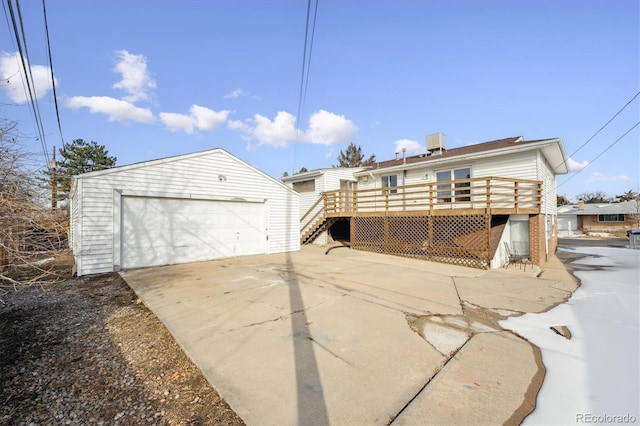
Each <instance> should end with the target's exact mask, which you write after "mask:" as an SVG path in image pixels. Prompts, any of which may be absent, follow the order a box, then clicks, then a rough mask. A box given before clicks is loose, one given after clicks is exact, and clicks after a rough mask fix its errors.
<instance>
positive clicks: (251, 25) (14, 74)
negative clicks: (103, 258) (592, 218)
mask: <svg viewBox="0 0 640 426" xmlns="http://www.w3.org/2000/svg"><path fill="white" fill-rule="evenodd" d="M11 3H13V5H14V12H15V14H16V16H17V13H18V12H17V11H16V5H15V0H11ZM310 4H311V8H310V17H311V19H310V22H309V24H308V25H307V10H308V6H309V3H308V2H307V1H303V0H153V1H152V0H128V1H122V0H92V1H80V0H55V1H53V0H48V1H46V3H45V5H46V15H47V24H48V29H49V44H50V46H51V58H52V61H51V63H52V65H53V75H54V78H55V92H56V96H55V98H54V94H53V90H52V89H53V85H52V79H51V74H52V73H51V67H50V63H49V59H48V51H47V38H46V32H45V25H44V14H43V7H42V6H43V3H42V1H36V0H32V1H23V2H21V3H20V7H21V9H20V15H21V16H22V22H23V25H24V34H25V38H26V41H27V49H26V53H25V50H24V49H23V54H24V55H22V56H23V57H24V59H25V61H27V62H28V67H29V69H30V70H31V75H32V77H33V85H32V87H33V88H34V92H35V97H36V98H37V103H38V110H39V111H40V114H39V116H40V120H39V121H40V123H41V126H42V129H43V132H42V133H43V134H44V136H45V137H44V138H41V137H38V131H37V129H38V127H37V125H36V120H35V118H34V115H35V114H34V113H33V111H32V109H31V106H30V105H31V104H30V103H29V102H28V101H27V97H26V95H25V89H24V83H23V81H24V79H23V78H21V77H22V74H23V73H21V72H20V68H19V64H20V63H21V55H20V54H19V53H18V48H17V44H16V41H15V35H14V33H13V27H12V26H11V24H10V22H11V21H10V18H9V16H10V13H9V9H8V6H7V2H6V1H5V2H3V14H4V15H5V16H6V17H7V18H6V19H3V20H2V21H3V22H2V24H0V77H1V78H0V118H3V119H6V120H11V121H15V122H17V123H18V127H19V129H20V131H21V134H22V135H23V137H22V138H21V141H20V142H21V143H22V144H23V145H24V146H25V147H26V149H27V150H29V151H31V152H33V153H34V155H35V157H34V159H33V160H32V164H31V167H34V168H44V167H46V165H47V164H48V163H47V158H45V155H44V153H43V151H46V152H47V153H48V157H50V154H49V153H50V152H51V151H52V150H53V147H54V146H55V147H57V148H60V146H61V145H62V143H63V141H64V142H66V143H69V142H71V141H72V140H74V139H84V140H85V141H96V142H97V143H99V144H101V145H104V146H105V147H106V149H107V150H108V151H109V154H110V155H113V156H116V157H117V164H118V165H125V164H131V163H137V162H141V161H147V160H152V159H157V158H164V157H170V156H174V155H179V154H186V153H191V152H197V151H203V150H208V149H213V148H223V149H225V150H226V151H228V152H230V153H231V154H233V155H235V156H236V157H238V158H240V159H242V160H244V161H245V162H247V163H249V164H251V165H252V166H254V167H256V168H258V169H259V170H261V171H263V172H265V173H267V174H268V175H270V176H273V177H274V178H280V177H281V176H282V175H283V173H284V172H287V173H288V174H292V173H293V172H297V171H299V170H300V169H301V168H302V167H305V168H307V169H308V170H313V169H317V168H327V167H332V166H333V165H335V164H337V158H338V156H339V154H340V151H341V150H345V149H346V147H347V146H348V145H349V143H351V142H353V143H355V144H356V145H358V146H360V147H361V148H362V150H363V152H364V154H365V155H366V156H367V157H368V156H369V155H371V154H375V155H376V158H377V159H378V160H380V161H382V160H388V159H392V158H394V157H395V154H394V153H395V152H396V151H399V150H401V149H402V148H403V147H405V148H407V153H408V155H414V154H419V153H423V152H424V150H425V138H426V136H427V135H429V134H433V133H439V132H441V133H444V134H445V135H446V146H447V148H455V147H462V146H466V145H470V144H474V143H479V142H486V141H491V140H496V139H502V138H507V137H512V136H523V137H524V139H525V140H536V139H546V138H555V137H558V138H561V139H562V141H563V143H564V147H565V152H566V155H567V156H568V157H570V158H569V160H568V164H569V166H570V168H571V172H570V173H569V174H567V175H559V176H558V177H557V178H558V193H559V194H562V195H565V196H566V197H568V198H569V199H570V200H571V201H576V196H577V195H578V194H582V193H585V192H596V191H600V192H603V193H605V194H607V195H608V196H610V197H614V196H615V195H619V194H622V193H624V192H626V191H628V190H634V191H636V192H639V191H640V176H639V175H640V166H639V164H640V151H639V150H640V148H639V146H640V130H639V129H640V126H638V125H637V123H638V121H639V120H640V96H638V97H636V98H635V99H634V100H633V101H632V102H631V103H629V104H628V105H627V106H626V108H624V109H623V107H624V106H625V105H626V104H627V103H628V102H629V101H630V100H632V99H633V98H634V96H636V95H637V94H638V92H639V91H640V29H639V28H640V2H639V1H638V0H615V1H611V0H602V1H599V0H519V1H512V0H483V1H477V0H440V1H436V0H429V1H418V0H367V1H365V0H317V1H316V0H312V1H311V2H310ZM314 12H315V13H314ZM314 23H315V25H314ZM305 42H306V43H305ZM303 70H304V71H303ZM56 99H57V103H58V112H59V117H60V127H61V129H62V131H61V132H60V131H59V128H58V121H57V119H56V109H55V102H54V101H55V100H56ZM621 109H622V112H620V113H619V114H618V115H617V116H616V118H615V119H614V120H613V121H611V123H609V124H607V125H606V126H605V124H606V123H607V122H608V121H609V120H611V119H612V117H614V115H615V114H616V113H618V112H619V111H620V110H621ZM603 126H605V127H604V129H602V130H601V131H600V132H599V133H598V134H597V135H596V136H595V137H593V136H594V134H596V133H597V132H598V130H599V129H601V128H602V127H603ZM634 126H636V127H634ZM627 132H628V133H627ZM625 133H626V136H624V137H623V135H625ZM592 137H593V138H592ZM621 137H622V138H621ZM591 138H592V139H591ZM43 139H44V140H43ZM590 139H591V140H590Z"/></svg>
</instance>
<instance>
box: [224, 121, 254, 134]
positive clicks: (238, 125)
mask: <svg viewBox="0 0 640 426" xmlns="http://www.w3.org/2000/svg"><path fill="white" fill-rule="evenodd" d="M227 127H228V128H230V129H231V130H240V131H242V132H245V133H251V126H250V125H249V124H247V123H244V122H242V121H240V120H229V121H227Z"/></svg>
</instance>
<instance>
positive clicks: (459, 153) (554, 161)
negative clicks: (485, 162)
mask: <svg viewBox="0 0 640 426" xmlns="http://www.w3.org/2000/svg"><path fill="white" fill-rule="evenodd" d="M532 150H540V151H541V152H542V155H543V156H544V157H545V158H546V160H547V161H548V162H549V164H550V165H551V166H552V167H553V168H554V172H555V173H556V174H566V173H568V168H567V163H566V157H565V153H564V146H563V144H562V140H560V139H559V138H553V139H544V140H535V141H524V140H523V139H522V138H521V137H517V138H507V139H500V140H497V141H491V142H484V143H480V144H475V145H469V146H466V147H460V148H453V149H451V150H449V151H447V152H445V153H444V154H438V155H430V156H424V155H421V156H413V157H407V158H405V159H398V160H391V161H383V162H380V163H376V165H374V166H373V167H370V168H368V169H366V170H364V171H362V172H358V173H356V174H355V176H357V177H360V176H367V175H369V174H382V173H389V172H397V171H402V170H412V169H419V168H424V167H425V166H427V167H431V168H437V167H440V166H444V165H446V164H450V163H457V162H460V161H469V160H477V159H481V158H490V157H495V156H500V155H505V154H512V153H517V152H526V151H532ZM380 165H382V166H380Z"/></svg>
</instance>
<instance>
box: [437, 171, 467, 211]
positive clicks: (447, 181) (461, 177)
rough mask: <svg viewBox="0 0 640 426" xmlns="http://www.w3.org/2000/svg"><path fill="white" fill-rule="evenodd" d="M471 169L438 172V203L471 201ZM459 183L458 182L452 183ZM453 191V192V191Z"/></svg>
mask: <svg viewBox="0 0 640 426" xmlns="http://www.w3.org/2000/svg"><path fill="white" fill-rule="evenodd" d="M470 178H471V167H460V168H458V169H451V170H440V171H437V172H436V181H437V182H438V202H440V203H450V202H452V201H453V202H465V201H471V197H470V195H471V189H470V188H471V181H469V180H468V179H470ZM452 181H457V182H452ZM452 189H453V190H452Z"/></svg>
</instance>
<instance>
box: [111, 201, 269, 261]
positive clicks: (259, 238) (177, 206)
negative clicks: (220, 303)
mask: <svg viewBox="0 0 640 426" xmlns="http://www.w3.org/2000/svg"><path fill="white" fill-rule="evenodd" d="M264 215H265V205H264V203H262V202H261V203H253V202H233V201H213V200H194V199H176V198H156V197H131V196H125V197H122V218H121V231H120V235H121V267H122V268H140V267H146V266H157V265H172V264H178V263H187V262H196V261H201V260H211V259H220V258H225V257H233V256H244V255H251V254H260V253H265V250H266V233H265V226H264V224H265V216H264Z"/></svg>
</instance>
